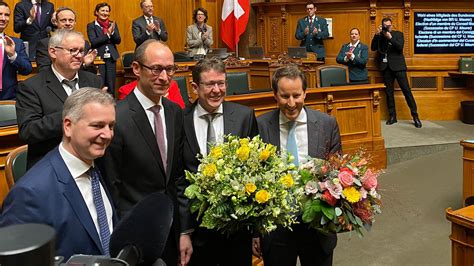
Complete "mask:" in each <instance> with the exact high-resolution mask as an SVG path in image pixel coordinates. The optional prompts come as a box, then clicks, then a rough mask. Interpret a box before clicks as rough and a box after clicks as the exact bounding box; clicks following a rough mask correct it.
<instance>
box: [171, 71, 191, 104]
mask: <svg viewBox="0 0 474 266" xmlns="http://www.w3.org/2000/svg"><path fill="white" fill-rule="evenodd" d="M173 79H174V80H175V81H176V83H178V87H179V92H180V93H181V97H183V101H184V105H186V106H188V105H191V102H190V101H189V94H188V86H187V84H186V77H183V76H175V77H174V78H173Z"/></svg>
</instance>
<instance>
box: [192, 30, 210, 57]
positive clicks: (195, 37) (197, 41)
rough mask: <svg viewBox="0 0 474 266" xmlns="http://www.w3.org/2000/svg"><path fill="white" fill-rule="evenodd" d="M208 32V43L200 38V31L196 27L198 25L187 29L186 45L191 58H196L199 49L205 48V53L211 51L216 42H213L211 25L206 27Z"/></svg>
mask: <svg viewBox="0 0 474 266" xmlns="http://www.w3.org/2000/svg"><path fill="white" fill-rule="evenodd" d="M205 28H206V32H207V34H208V38H207V39H206V41H204V42H203V41H202V38H201V37H200V36H199V33H200V30H199V29H198V27H197V26H196V24H193V25H189V26H188V28H187V29H186V45H187V46H188V52H189V56H194V55H195V54H196V53H197V52H198V49H199V48H204V51H206V54H207V51H208V50H209V48H211V46H212V44H213V43H214V41H213V40H212V27H211V26H209V25H207V24H206V25H205Z"/></svg>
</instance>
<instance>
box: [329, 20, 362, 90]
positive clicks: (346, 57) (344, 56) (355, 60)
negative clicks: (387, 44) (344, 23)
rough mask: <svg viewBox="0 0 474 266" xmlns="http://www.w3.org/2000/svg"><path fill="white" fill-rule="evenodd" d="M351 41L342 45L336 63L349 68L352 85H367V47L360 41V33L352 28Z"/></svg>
mask: <svg viewBox="0 0 474 266" xmlns="http://www.w3.org/2000/svg"><path fill="white" fill-rule="evenodd" d="M350 35H351V41H350V42H349V43H346V44H344V45H342V47H341V50H339V54H338V55H337V58H336V61H337V62H338V63H339V64H343V65H346V66H347V67H348V68H349V80H350V81H351V82H353V83H368V82H369V77H368V71H367V67H366V65H367V61H368V60H369V47H368V46H367V45H366V44H363V43H362V42H361V41H360V31H359V29H358V28H353V29H351V31H350Z"/></svg>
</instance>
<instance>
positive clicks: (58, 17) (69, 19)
mask: <svg viewBox="0 0 474 266" xmlns="http://www.w3.org/2000/svg"><path fill="white" fill-rule="evenodd" d="M53 16H54V17H53V18H54V21H53V24H54V25H55V26H56V27H57V29H58V30H60V29H66V30H74V26H75V25H76V13H75V12H74V10H72V9H70V8H69V7H60V8H58V10H56V12H54V15H53ZM49 38H50V37H46V38H43V39H41V40H40V41H39V42H38V44H37V46H36V65H37V67H38V71H43V70H45V69H48V67H49V66H50V65H51V58H49V52H48V43H49ZM90 47H91V46H90V44H89V42H88V41H84V50H85V51H87V54H86V55H84V63H83V64H82V67H81V69H82V70H86V71H89V72H91V73H94V74H96V73H97V68H96V67H95V66H94V59H95V58H96V56H97V50H96V49H92V50H90Z"/></svg>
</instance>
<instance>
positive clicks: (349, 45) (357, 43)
mask: <svg viewBox="0 0 474 266" xmlns="http://www.w3.org/2000/svg"><path fill="white" fill-rule="evenodd" d="M359 43H360V40H358V41H357V42H356V43H355V44H354V45H352V43H349V44H348V45H347V47H349V49H350V48H351V47H354V50H355V48H356V47H357V45H359ZM354 50H352V55H351V58H347V56H345V57H344V61H346V62H347V61H349V60H351V61H352V60H354V58H355V54H354Z"/></svg>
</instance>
